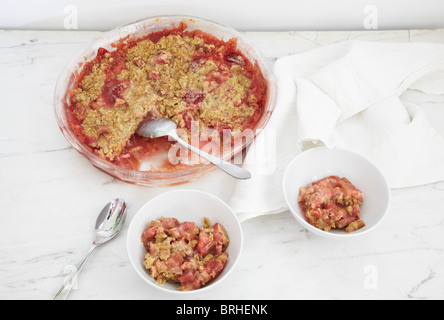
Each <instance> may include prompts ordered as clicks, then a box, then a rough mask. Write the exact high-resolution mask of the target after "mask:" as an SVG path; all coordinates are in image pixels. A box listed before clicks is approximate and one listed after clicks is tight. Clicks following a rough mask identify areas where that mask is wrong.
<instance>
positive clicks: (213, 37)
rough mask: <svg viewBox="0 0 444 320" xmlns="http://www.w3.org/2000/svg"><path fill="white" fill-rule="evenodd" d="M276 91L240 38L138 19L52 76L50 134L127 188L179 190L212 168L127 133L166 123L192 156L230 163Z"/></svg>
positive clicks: (257, 128) (217, 28) (189, 20)
mask: <svg viewBox="0 0 444 320" xmlns="http://www.w3.org/2000/svg"><path fill="white" fill-rule="evenodd" d="M275 96H276V88H275V83H274V79H273V75H272V72H271V71H270V70H269V66H268V65H267V64H266V62H265V60H264V59H263V58H262V56H261V54H260V53H259V52H258V51H257V50H256V49H255V48H254V46H253V45H252V44H250V43H249V41H248V40H247V39H245V38H244V37H243V36H242V35H241V34H240V33H238V32H237V31H235V30H233V29H232V28H230V27H226V26H223V25H220V24H217V23H214V22H211V21H207V20H204V19H200V18H194V17H180V16H163V17H153V18H147V19H144V20H141V21H137V22H135V23H131V24H128V25H125V26H122V27H119V28H117V29H114V30H111V31H109V32H107V33H105V34H104V35H103V36H101V37H100V38H98V39H96V40H94V41H93V42H92V43H91V44H90V45H89V46H87V47H86V48H85V49H84V50H82V51H81V52H80V53H79V54H78V55H77V56H76V57H75V58H74V59H73V61H71V62H70V63H68V64H67V66H66V67H65V68H64V69H63V70H62V72H61V74H60V77H59V79H58V82H57V85H56V92H55V112H56V118H57V122H58V125H59V127H60V129H61V131H62V133H63V134H64V136H65V137H66V139H67V140H68V141H69V143H71V145H72V146H73V147H74V148H75V149H76V150H77V151H78V152H79V153H80V154H82V155H83V156H84V157H86V158H87V159H88V160H89V161H90V162H91V163H92V164H93V165H94V166H96V167H97V168H99V169H100V170H102V171H104V172H106V173H108V174H110V175H112V176H114V177H116V178H118V179H120V180H122V181H125V182H129V183H134V184H139V185H147V186H168V185H176V184H181V183H186V182H189V181H192V180H195V179H198V178H200V177H202V176H203V175H205V174H207V173H209V172H211V171H213V170H215V167H214V166H213V165H211V164H209V163H208V162H205V161H203V160H201V159H199V157H197V159H196V157H193V155H191V154H189V152H188V150H186V149H184V148H181V147H179V146H178V145H177V144H176V143H175V141H170V140H168V138H166V137H163V138H154V139H150V138H145V137H141V136H139V135H138V134H137V133H136V130H137V127H138V126H139V125H140V124H141V123H142V122H144V121H149V120H155V119H159V118H168V119H171V120H172V121H174V122H176V124H177V126H178V133H179V135H180V136H181V137H182V138H183V139H185V140H186V141H188V142H190V143H191V144H193V145H194V146H197V147H199V148H201V149H202V150H204V151H206V152H208V153H212V154H213V155H216V156H219V157H221V158H223V159H224V160H229V159H231V158H232V157H233V156H234V155H236V154H239V153H240V152H242V150H244V149H245V148H246V146H248V145H249V144H250V143H251V142H252V141H253V140H254V139H255V137H256V136H257V134H259V133H260V132H261V131H262V130H263V129H264V127H265V125H266V124H267V122H268V120H269V118H270V116H271V113H272V111H273V108H274V102H275Z"/></svg>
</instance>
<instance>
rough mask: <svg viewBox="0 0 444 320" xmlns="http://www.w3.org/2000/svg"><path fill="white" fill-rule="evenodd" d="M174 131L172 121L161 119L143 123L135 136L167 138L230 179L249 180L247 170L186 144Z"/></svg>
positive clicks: (249, 175) (174, 124) (174, 126)
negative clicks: (230, 177)
mask: <svg viewBox="0 0 444 320" xmlns="http://www.w3.org/2000/svg"><path fill="white" fill-rule="evenodd" d="M176 129H177V125H176V123H175V122H174V121H171V120H169V119H166V118H163V119H157V120H152V121H146V122H143V123H142V124H141V125H140V126H139V128H138V129H137V134H139V135H140V136H143V137H146V138H159V137H164V136H169V137H171V138H173V139H174V140H176V141H177V142H178V143H179V144H181V145H182V146H184V147H186V148H188V149H190V150H191V151H193V152H195V153H197V154H198V155H199V156H201V157H202V158H204V159H206V160H208V161H209V162H211V163H212V164H214V165H215V166H217V167H218V168H219V169H221V170H223V171H225V172H226V173H228V174H229V175H231V176H232V177H234V178H236V179H241V180H247V179H250V178H251V174H250V172H248V171H247V170H245V169H242V168H241V167H238V166H236V165H234V164H231V163H229V162H226V161H224V160H222V159H220V158H217V157H215V156H213V155H211V154H208V153H206V152H203V151H202V150H200V149H199V148H196V147H193V146H192V145H190V144H188V143H186V142H185V141H183V140H182V139H181V138H180V137H179V136H178V135H177V132H176Z"/></svg>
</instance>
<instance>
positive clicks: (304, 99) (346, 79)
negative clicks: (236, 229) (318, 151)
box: [229, 41, 444, 220]
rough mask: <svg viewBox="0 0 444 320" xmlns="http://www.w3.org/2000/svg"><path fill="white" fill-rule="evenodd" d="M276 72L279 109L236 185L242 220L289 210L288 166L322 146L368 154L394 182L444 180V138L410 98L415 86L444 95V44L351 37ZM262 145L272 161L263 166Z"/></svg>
mask: <svg viewBox="0 0 444 320" xmlns="http://www.w3.org/2000/svg"><path fill="white" fill-rule="evenodd" d="M273 70H274V74H275V77H276V83H277V89H278V97H277V101H276V107H275V110H274V112H273V115H272V117H271V119H270V121H269V123H268V125H267V129H266V130H265V131H264V132H262V133H261V134H260V135H259V136H258V137H257V139H256V142H255V143H254V144H253V145H252V146H251V148H250V149H249V151H248V154H247V157H246V159H245V164H244V167H245V168H246V169H248V170H250V171H251V172H252V173H253V178H252V179H251V180H248V181H239V182H238V183H236V185H235V189H234V193H233V196H232V197H231V199H230V201H229V204H230V205H231V206H232V208H233V209H234V211H235V212H237V213H238V216H239V219H240V220H245V219H248V218H251V217H255V216H258V215H262V214H271V213H279V212H282V211H285V210H287V208H286V204H285V201H284V197H283V195H282V177H283V173H284V170H285V168H286V166H287V164H288V163H289V162H290V160H291V159H293V157H294V156H296V155H297V154H298V153H300V152H301V151H303V150H306V149H309V148H313V147H316V146H326V147H329V148H332V147H335V146H337V147H342V148H347V149H349V150H352V151H355V152H358V153H361V154H363V155H364V156H366V157H368V158H369V159H370V160H372V161H373V162H374V163H375V164H376V165H377V166H378V167H379V168H380V169H381V170H382V171H383V173H384V175H385V176H386V178H387V180H388V182H389V185H390V186H391V187H392V188H403V187H411V186H417V185H422V184H427V183H432V182H436V181H439V180H443V179H444V138H443V137H442V136H440V135H439V134H438V133H437V131H436V130H435V129H434V128H433V127H432V126H431V124H430V123H429V121H428V119H427V117H426V114H425V113H424V111H423V110H422V109H421V108H420V107H418V106H416V105H414V104H413V103H411V102H409V101H408V100H406V99H405V98H404V97H403V96H402V94H403V92H404V91H406V90H407V89H409V88H410V89H415V90H419V91H422V92H424V93H431V94H444V45H440V44H431V43H378V42H364V41H345V42H341V43H337V44H333V45H329V46H325V47H321V48H319V49H315V50H312V51H308V52H305V53H301V54H296V55H291V56H285V57H281V58H279V59H278V60H277V61H276V63H275V64H274V68H273ZM443 112H444V110H443ZM270 137H272V138H273V137H275V138H276V139H275V144H274V145H273V144H270V143H266V140H267V139H268V140H270ZM271 140H272V139H271ZM258 146H260V147H258ZM264 146H265V147H264ZM258 149H262V150H260V151H261V152H262V154H264V155H267V156H266V159H267V160H268V161H269V163H268V165H267V164H266V165H264V164H259V165H258V163H257V159H262V158H261V157H260V156H258ZM264 150H265V151H268V154H266V152H265V151H264ZM261 152H259V154H260V153H261ZM264 167H265V168H267V170H264ZM270 168H273V169H274V170H271V169H270ZM302 169H303V168H302Z"/></svg>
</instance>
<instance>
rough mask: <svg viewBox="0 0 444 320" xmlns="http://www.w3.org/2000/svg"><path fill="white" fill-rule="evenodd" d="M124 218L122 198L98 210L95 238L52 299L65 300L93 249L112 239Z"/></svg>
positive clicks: (118, 230)
mask: <svg viewBox="0 0 444 320" xmlns="http://www.w3.org/2000/svg"><path fill="white" fill-rule="evenodd" d="M125 220H126V203H125V201H123V200H122V199H119V198H117V199H114V200H112V201H111V202H110V203H108V204H107V205H106V206H105V207H104V208H103V209H102V212H100V214H99V216H98V217H97V220H96V227H95V239H94V241H93V244H92V245H91V247H90V248H89V250H88V252H87V254H86V256H85V257H84V258H83V260H82V262H80V264H78V265H77V267H76V268H75V270H73V272H71V274H70V275H69V277H68V278H67V280H66V281H65V283H64V285H63V286H62V288H61V289H60V290H59V292H58V293H57V294H56V296H55V297H54V300H65V299H66V298H67V297H68V294H69V292H70V291H71V289H72V287H73V285H74V283H75V281H76V279H77V278H78V276H79V274H80V272H81V271H82V269H83V267H84V266H85V264H86V262H87V261H88V260H89V258H90V257H91V254H92V253H93V251H94V249H95V248H97V247H98V246H99V245H101V244H104V243H106V242H108V241H110V240H111V239H113V238H114V237H115V236H117V234H118V233H119V232H120V230H121V229H122V227H123V225H124V224H125Z"/></svg>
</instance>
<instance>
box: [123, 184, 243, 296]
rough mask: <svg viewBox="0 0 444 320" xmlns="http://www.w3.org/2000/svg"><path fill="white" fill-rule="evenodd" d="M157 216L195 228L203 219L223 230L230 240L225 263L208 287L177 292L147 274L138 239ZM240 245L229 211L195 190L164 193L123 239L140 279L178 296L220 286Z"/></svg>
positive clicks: (239, 232) (137, 217) (145, 209)
mask: <svg viewBox="0 0 444 320" xmlns="http://www.w3.org/2000/svg"><path fill="white" fill-rule="evenodd" d="M161 217H171V218H176V219H177V220H179V222H185V221H190V222H194V223H196V225H197V226H199V227H201V226H202V225H203V219H204V218H205V217H207V218H208V219H209V220H210V223H211V224H212V225H213V224H215V223H216V222H218V223H220V224H221V225H222V226H223V227H224V228H225V230H226V231H227V234H228V237H229V238H230V244H229V245H228V248H227V252H228V260H227V262H226V265H225V268H224V270H223V271H222V273H221V274H220V275H219V276H218V277H217V278H216V279H215V280H213V281H212V282H211V283H210V284H208V285H206V286H204V287H202V288H200V289H197V290H194V291H179V290H178V289H177V287H178V285H174V284H171V283H165V284H158V283H156V281H155V280H154V279H153V278H152V277H151V276H150V275H149V272H148V271H147V270H146V269H145V267H144V265H143V261H144V256H145V254H146V250H145V248H144V247H143V244H142V241H141V239H140V238H141V235H142V233H143V231H144V230H145V229H146V228H147V227H148V225H149V224H150V222H151V221H152V220H155V219H159V218H161ZM242 246H243V235H242V228H241V225H240V222H239V220H238V219H237V217H236V215H235V213H234V212H233V210H231V208H230V207H229V206H228V205H227V204H226V203H225V202H223V201H222V200H220V199H219V198H217V197H215V196H213V195H211V194H209V193H205V192H201V191H196V190H177V191H171V192H166V193H163V194H161V195H160V196H158V197H156V198H154V199H152V200H151V201H149V202H148V203H146V204H145V205H144V206H143V207H142V208H141V209H140V210H139V211H138V212H137V213H136V215H135V217H134V218H133V220H132V221H131V224H130V227H129V230H128V237H127V249H128V255H129V259H130V261H131V264H132V265H133V267H134V269H135V270H136V272H137V273H138V274H139V275H140V276H141V278H142V279H143V280H144V281H146V282H147V283H148V284H149V285H151V286H152V287H154V288H156V289H159V290H162V291H165V292H171V293H179V294H190V293H196V292H198V293H200V292H202V291H205V290H208V289H211V288H213V287H214V286H216V285H217V284H218V283H220V282H221V281H222V280H223V279H225V278H226V277H227V276H228V275H229V274H230V272H231V271H232V270H233V269H234V267H235V265H236V264H237V262H238V260H239V258H240V255H241V251H242Z"/></svg>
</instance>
